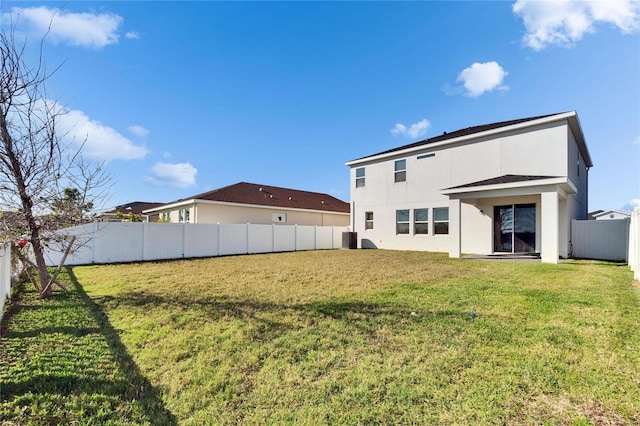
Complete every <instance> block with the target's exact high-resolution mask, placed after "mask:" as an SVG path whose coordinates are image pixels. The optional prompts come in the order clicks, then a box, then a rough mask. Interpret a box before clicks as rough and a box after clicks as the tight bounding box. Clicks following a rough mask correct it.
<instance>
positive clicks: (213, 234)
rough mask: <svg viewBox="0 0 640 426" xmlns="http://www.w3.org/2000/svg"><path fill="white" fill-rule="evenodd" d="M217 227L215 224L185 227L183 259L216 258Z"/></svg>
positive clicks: (217, 253)
mask: <svg viewBox="0 0 640 426" xmlns="http://www.w3.org/2000/svg"><path fill="white" fill-rule="evenodd" d="M159 225H162V224H159ZM165 225H168V224H165ZM219 227H220V225H218V224H215V223H212V224H197V225H185V226H184V235H185V237H184V257H187V258H189V257H211V256H218V255H219V252H218V237H219V232H218V229H219Z"/></svg>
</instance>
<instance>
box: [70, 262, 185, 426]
mask: <svg viewBox="0 0 640 426" xmlns="http://www.w3.org/2000/svg"><path fill="white" fill-rule="evenodd" d="M66 272H67V274H68V276H69V280H70V281H71V283H72V284H73V285H74V287H75V290H76V292H77V293H78V294H79V295H80V297H81V299H82V301H83V302H84V303H86V305H87V306H88V308H89V310H90V311H91V315H92V316H93V317H94V319H95V321H96V323H97V324H98V326H99V327H100V328H101V330H102V335H103V336H104V338H105V340H106V341H107V344H108V345H109V349H110V350H111V353H112V355H113V357H114V358H115V360H116V362H117V363H118V365H119V367H120V370H121V371H122V372H123V374H124V376H125V377H129V383H128V388H129V390H130V394H131V395H127V396H129V397H130V398H134V399H136V400H137V401H138V403H139V404H140V406H141V408H142V410H143V412H144V414H145V416H146V417H147V419H148V420H149V421H150V422H151V424H153V425H156V424H161V425H177V424H178V422H177V419H176V418H175V416H174V415H173V414H172V413H171V412H170V411H169V410H168V409H167V408H166V407H165V406H164V404H163V402H162V398H161V395H160V393H159V392H158V390H157V389H155V388H154V387H153V386H152V385H151V382H149V380H148V379H147V378H146V377H145V376H144V375H143V374H142V373H141V372H140V369H139V368H138V366H137V365H136V363H135V362H134V360H133V358H132V357H131V354H129V352H128V351H127V348H126V347H125V346H124V345H123V344H122V341H121V340H120V336H118V332H117V331H116V329H115V328H113V326H112V325H111V323H110V322H109V319H108V317H107V315H106V314H105V313H104V311H103V310H102V308H101V307H100V306H99V305H98V304H96V303H95V302H94V301H93V300H92V299H91V298H90V297H89V295H87V293H86V292H85V291H84V288H83V287H82V285H81V284H80V282H79V281H78V279H77V277H76V276H75V274H74V273H73V269H72V268H70V267H67V268H66Z"/></svg>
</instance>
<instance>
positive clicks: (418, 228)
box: [413, 209, 429, 235]
mask: <svg viewBox="0 0 640 426" xmlns="http://www.w3.org/2000/svg"><path fill="white" fill-rule="evenodd" d="M413 233H414V234H415V235H419V234H428V233H429V209H414V210H413Z"/></svg>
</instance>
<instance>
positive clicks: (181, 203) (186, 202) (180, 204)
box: [143, 198, 351, 216]
mask: <svg viewBox="0 0 640 426" xmlns="http://www.w3.org/2000/svg"><path fill="white" fill-rule="evenodd" d="M196 204H213V205H218V206H232V207H252V208H256V209H269V210H286V211H298V212H307V213H329V214H337V215H344V216H349V215H350V214H351V213H350V212H338V211H335V210H314V209H301V208H296V207H283V206H266V205H263V204H246V203H232V202H229V201H214V200H203V199H200V198H191V199H188V200H182V201H179V202H175V203H171V204H164V205H162V206H160V207H156V208H153V209H149V210H144V211H143V213H151V212H162V211H164V210H173V209H175V208H176V207H184V206H190V205H196Z"/></svg>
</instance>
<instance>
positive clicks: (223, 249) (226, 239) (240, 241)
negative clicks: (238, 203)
mask: <svg viewBox="0 0 640 426" xmlns="http://www.w3.org/2000/svg"><path fill="white" fill-rule="evenodd" d="M219 232H220V238H219V239H218V244H219V246H218V247H219V252H220V255H229V254H247V253H249V243H248V238H249V233H248V232H247V225H246V224H242V225H240V224H220V230H219Z"/></svg>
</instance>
